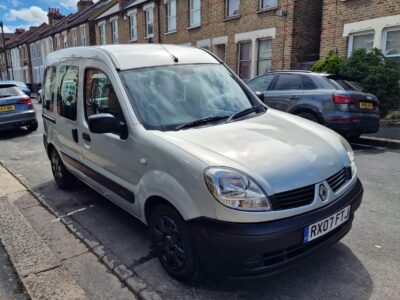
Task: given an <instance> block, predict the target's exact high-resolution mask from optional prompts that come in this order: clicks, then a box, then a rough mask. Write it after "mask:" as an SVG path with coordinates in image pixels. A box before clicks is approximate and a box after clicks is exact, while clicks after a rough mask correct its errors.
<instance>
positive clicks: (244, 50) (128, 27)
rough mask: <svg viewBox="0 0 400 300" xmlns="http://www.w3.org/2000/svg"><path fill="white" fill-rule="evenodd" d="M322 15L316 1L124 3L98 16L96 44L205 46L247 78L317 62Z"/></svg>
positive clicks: (138, 0)
mask: <svg viewBox="0 0 400 300" xmlns="http://www.w3.org/2000/svg"><path fill="white" fill-rule="evenodd" d="M321 15H322V2H320V1H317V3H316V1H314V0H302V1H295V0H287V1H284V0H246V1H243V0H242V1H240V0H225V1H221V0H159V1H144V0H130V1H124V0H120V1H118V2H116V3H115V4H114V5H113V6H112V7H110V8H109V9H108V10H107V11H105V12H104V13H103V14H102V15H100V16H99V17H97V18H96V22H97V26H96V27H97V28H96V44H112V43H132V42H137V43H148V42H154V43H171V44H184V45H191V46H197V47H202V48H206V49H209V50H210V51H213V52H214V53H216V54H217V55H218V56H219V57H221V58H222V59H223V60H224V61H225V62H226V63H227V64H228V65H229V66H230V67H231V68H232V69H233V70H234V71H236V72H237V73H238V74H239V75H240V76H241V77H242V78H243V79H249V78H251V77H254V76H256V75H258V74H260V73H263V72H265V71H267V70H270V69H292V68H300V67H306V65H307V62H308V61H315V60H316V59H318V56H319V46H320V26H321Z"/></svg>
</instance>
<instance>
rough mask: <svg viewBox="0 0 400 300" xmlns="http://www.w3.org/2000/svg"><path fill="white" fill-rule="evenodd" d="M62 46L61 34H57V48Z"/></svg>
mask: <svg viewBox="0 0 400 300" xmlns="http://www.w3.org/2000/svg"><path fill="white" fill-rule="evenodd" d="M60 48H61V42H60V36H59V35H56V50H58V49H60Z"/></svg>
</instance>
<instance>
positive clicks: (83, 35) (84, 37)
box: [80, 25, 87, 46]
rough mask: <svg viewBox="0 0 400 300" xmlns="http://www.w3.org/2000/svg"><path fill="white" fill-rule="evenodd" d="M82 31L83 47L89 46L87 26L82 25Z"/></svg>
mask: <svg viewBox="0 0 400 300" xmlns="http://www.w3.org/2000/svg"><path fill="white" fill-rule="evenodd" d="M80 29H81V43H82V46H87V39H86V26H85V25H82V26H81V27H80Z"/></svg>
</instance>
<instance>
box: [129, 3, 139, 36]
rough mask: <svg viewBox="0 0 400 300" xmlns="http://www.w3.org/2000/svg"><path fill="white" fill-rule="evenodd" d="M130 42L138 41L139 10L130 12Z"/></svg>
mask: <svg viewBox="0 0 400 300" xmlns="http://www.w3.org/2000/svg"><path fill="white" fill-rule="evenodd" d="M128 17H129V34H130V40H129V41H130V42H135V41H137V34H138V31H137V9H134V10H130V11H128Z"/></svg>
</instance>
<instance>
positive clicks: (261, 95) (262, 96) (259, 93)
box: [255, 92, 264, 102]
mask: <svg viewBox="0 0 400 300" xmlns="http://www.w3.org/2000/svg"><path fill="white" fill-rule="evenodd" d="M255 94H256V96H257V97H258V98H259V99H260V100H261V101H262V102H264V93H263V92H255Z"/></svg>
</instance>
